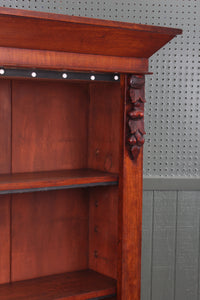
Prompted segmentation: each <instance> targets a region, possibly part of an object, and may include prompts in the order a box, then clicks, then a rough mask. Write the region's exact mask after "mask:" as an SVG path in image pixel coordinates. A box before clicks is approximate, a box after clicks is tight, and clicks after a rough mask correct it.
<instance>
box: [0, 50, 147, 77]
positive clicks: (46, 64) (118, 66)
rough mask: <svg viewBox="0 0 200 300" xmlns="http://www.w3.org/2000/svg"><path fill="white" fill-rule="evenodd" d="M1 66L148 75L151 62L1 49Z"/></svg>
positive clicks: (42, 51)
mask: <svg viewBox="0 0 200 300" xmlns="http://www.w3.org/2000/svg"><path fill="white" fill-rule="evenodd" d="M0 65H1V66H8V67H13V66H14V67H21V68H22V67H26V68H33V67H34V68H44V69H45V68H46V69H53V70H61V69H67V70H74V71H80V70H85V71H97V72H127V73H133V71H134V72H135V73H137V74H138V73H139V74H140V73H148V59H146V58H135V57H118V56H105V55H102V56H99V57H98V59H97V56H96V55H93V54H80V53H66V52H59V51H47V50H29V49H18V48H17V49H16V48H6V47H0Z"/></svg>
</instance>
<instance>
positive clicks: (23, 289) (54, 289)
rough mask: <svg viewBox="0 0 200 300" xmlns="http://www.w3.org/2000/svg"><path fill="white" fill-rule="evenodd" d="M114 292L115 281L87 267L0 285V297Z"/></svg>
mask: <svg viewBox="0 0 200 300" xmlns="http://www.w3.org/2000/svg"><path fill="white" fill-rule="evenodd" d="M115 293H116V281H115V280H114V279H111V278H109V277H106V276H103V275H101V274H98V273H96V272H94V271H91V270H84V271H79V272H72V273H65V274H59V275H53V276H49V277H43V278H38V279H34V280H27V281H21V282H15V283H12V284H6V285H2V286H0V295H1V296H0V297H1V300H17V299H20V300H52V299H54V300H64V299H66V300H85V299H91V298H96V297H102V296H106V295H112V294H115Z"/></svg>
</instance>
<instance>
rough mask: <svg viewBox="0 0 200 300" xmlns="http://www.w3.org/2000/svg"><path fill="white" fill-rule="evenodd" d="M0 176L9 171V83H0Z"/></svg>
mask: <svg viewBox="0 0 200 300" xmlns="http://www.w3.org/2000/svg"><path fill="white" fill-rule="evenodd" d="M0 131H1V134H0V154H1V155H0V174H4V173H10V171H11V161H10V157H11V81H10V80H1V81H0Z"/></svg>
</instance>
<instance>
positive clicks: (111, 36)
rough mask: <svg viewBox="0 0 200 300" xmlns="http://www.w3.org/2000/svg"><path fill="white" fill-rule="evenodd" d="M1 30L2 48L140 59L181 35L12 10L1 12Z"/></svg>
mask: <svg viewBox="0 0 200 300" xmlns="http://www.w3.org/2000/svg"><path fill="white" fill-rule="evenodd" d="M22 14H23V16H22ZM0 28H2V30H0V40H1V46H4V47H11V48H24V49H36V50H53V51H63V52H71V53H85V54H97V55H111V56H123V57H139V58H148V57H150V56H151V55H152V54H153V53H154V52H155V51H157V50H158V49H160V48H161V47H162V46H163V45H164V44H166V43H167V42H168V41H170V40H171V39H172V38H173V37H174V36H175V35H177V34H180V33H181V30H178V29H170V28H164V29H163V28H161V27H160V28H157V27H154V26H144V25H138V24H127V23H123V22H112V21H103V22H102V21H99V20H92V19H91V20H88V19H86V20H85V19H84V18H81V17H79V18H78V17H67V16H58V15H54V16H53V15H52V16H51V15H50V16H49V14H46V13H31V12H30V13H27V12H26V13H24V12H23V11H21V13H20V12H18V11H15V10H13V9H12V10H9V9H7V10H5V9H3V10H0ZM91 41H95V42H92V43H91ZM102 46H103V47H102Z"/></svg>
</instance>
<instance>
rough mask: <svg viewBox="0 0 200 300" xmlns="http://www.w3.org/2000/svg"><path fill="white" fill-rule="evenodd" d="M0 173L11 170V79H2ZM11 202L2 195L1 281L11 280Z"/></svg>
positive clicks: (0, 207)
mask: <svg viewBox="0 0 200 300" xmlns="http://www.w3.org/2000/svg"><path fill="white" fill-rule="evenodd" d="M0 132H1V134H0V174H2V173H3V174H4V173H6V174H9V173H10V171H11V160H10V158H11V81H10V80H1V81H0ZM10 202H11V197H10V196H8V195H6V196H0V283H6V282H9V281H10V255H11V253H10V222H11V218H10Z"/></svg>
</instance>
